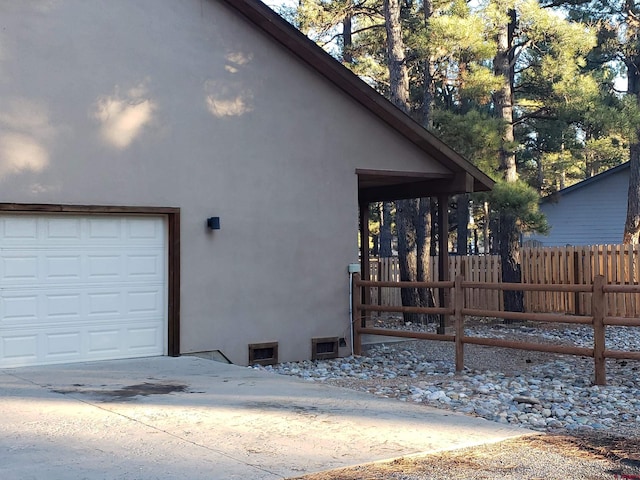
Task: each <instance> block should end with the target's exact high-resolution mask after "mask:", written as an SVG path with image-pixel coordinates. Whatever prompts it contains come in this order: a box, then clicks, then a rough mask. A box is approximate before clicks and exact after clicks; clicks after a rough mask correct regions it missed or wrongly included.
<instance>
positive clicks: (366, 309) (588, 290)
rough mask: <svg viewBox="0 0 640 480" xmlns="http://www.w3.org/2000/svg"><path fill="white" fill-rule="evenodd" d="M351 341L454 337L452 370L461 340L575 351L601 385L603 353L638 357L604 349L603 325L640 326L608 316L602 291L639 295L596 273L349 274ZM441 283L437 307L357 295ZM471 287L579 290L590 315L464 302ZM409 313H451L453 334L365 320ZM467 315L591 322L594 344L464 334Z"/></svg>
mask: <svg viewBox="0 0 640 480" xmlns="http://www.w3.org/2000/svg"><path fill="white" fill-rule="evenodd" d="M353 287H354V295H353V305H352V310H353V315H354V316H353V320H354V321H353V340H354V353H355V354H356V355H359V354H360V353H361V348H362V344H361V335H363V334H370V335H385V336H395V337H405V338H420V339H425V340H440V341H449V342H455V362H456V371H458V372H459V371H462V369H463V368H464V345H465V344H475V345H485V346H493V347H505V348H515V349H521V350H532V351H541V352H550V353H560V354H566V355H579V356H585V357H592V358H593V359H594V370H595V383H596V384H597V385H605V384H606V370H605V369H606V363H605V360H606V359H607V358H617V359H632V360H640V352H629V351H620V350H608V349H606V348H605V329H606V327H607V326H609V325H611V326H614V325H615V326H624V327H640V319H638V318H628V317H620V316H616V315H607V314H606V311H607V308H606V305H607V298H606V296H607V294H609V295H611V294H614V295H615V294H623V295H633V296H636V297H637V296H638V294H639V293H640V285H612V284H607V283H606V282H605V279H604V277H603V276H601V275H596V276H595V278H594V280H593V282H592V283H591V284H590V285H586V284H585V285H575V284H574V285H560V284H522V283H495V282H468V281H465V280H464V278H463V276H462V275H458V276H456V277H455V281H453V282H450V281H449V282H374V281H370V280H367V281H365V280H361V279H360V275H359V274H355V275H354V276H353ZM403 287H404V288H409V287H410V288H443V289H449V290H450V294H449V295H446V296H445V299H448V300H445V301H446V302H447V303H446V304H445V305H442V306H439V307H403V306H380V305H376V304H374V303H373V302H372V303H367V304H365V303H363V302H362V299H363V298H367V297H368V295H363V293H364V292H365V290H366V289H370V290H373V289H376V288H396V289H400V288H403ZM468 289H471V290H477V289H481V290H496V291H505V290H522V291H525V292H528V293H535V292H543V291H548V292H551V293H584V294H589V295H590V302H591V307H590V314H588V315H587V314H584V313H582V314H578V315H576V314H570V315H568V314H559V313H546V312H545V313H522V312H504V311H498V310H485V309H480V308H474V306H473V305H471V306H470V305H469V304H468V303H467V300H466V299H467V298H468V296H467V294H466V291H467V290H468ZM389 311H396V312H400V313H401V312H411V313H423V314H436V315H451V316H452V318H453V323H454V327H455V334H453V335H451V334H437V333H426V332H415V331H406V330H394V329H381V328H374V327H373V326H372V325H371V324H368V322H367V320H368V318H369V313H370V312H389ZM466 316H480V317H496V318H504V319H510V320H527V321H533V322H547V323H560V324H562V323H565V324H566V323H574V324H583V325H590V326H591V327H592V328H593V339H594V340H593V347H592V348H587V347H580V346H575V345H572V346H569V345H555V344H553V345H551V344H544V343H533V342H521V341H510V340H503V339H499V338H485V337H469V336H466V335H465V333H464V321H465V317H466Z"/></svg>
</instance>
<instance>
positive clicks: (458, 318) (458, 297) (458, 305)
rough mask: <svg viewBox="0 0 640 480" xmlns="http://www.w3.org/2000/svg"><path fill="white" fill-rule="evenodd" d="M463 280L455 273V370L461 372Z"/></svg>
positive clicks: (462, 277) (462, 360)
mask: <svg viewBox="0 0 640 480" xmlns="http://www.w3.org/2000/svg"><path fill="white" fill-rule="evenodd" d="M463 280H464V276H463V275H456V278H455V280H454V286H453V298H454V307H453V321H454V323H455V329H456V372H461V371H462V370H463V369H464V343H463V341H462V338H463V337H464V316H463V315H462V309H463V308H464V295H465V292H464V290H463V289H462V281H463Z"/></svg>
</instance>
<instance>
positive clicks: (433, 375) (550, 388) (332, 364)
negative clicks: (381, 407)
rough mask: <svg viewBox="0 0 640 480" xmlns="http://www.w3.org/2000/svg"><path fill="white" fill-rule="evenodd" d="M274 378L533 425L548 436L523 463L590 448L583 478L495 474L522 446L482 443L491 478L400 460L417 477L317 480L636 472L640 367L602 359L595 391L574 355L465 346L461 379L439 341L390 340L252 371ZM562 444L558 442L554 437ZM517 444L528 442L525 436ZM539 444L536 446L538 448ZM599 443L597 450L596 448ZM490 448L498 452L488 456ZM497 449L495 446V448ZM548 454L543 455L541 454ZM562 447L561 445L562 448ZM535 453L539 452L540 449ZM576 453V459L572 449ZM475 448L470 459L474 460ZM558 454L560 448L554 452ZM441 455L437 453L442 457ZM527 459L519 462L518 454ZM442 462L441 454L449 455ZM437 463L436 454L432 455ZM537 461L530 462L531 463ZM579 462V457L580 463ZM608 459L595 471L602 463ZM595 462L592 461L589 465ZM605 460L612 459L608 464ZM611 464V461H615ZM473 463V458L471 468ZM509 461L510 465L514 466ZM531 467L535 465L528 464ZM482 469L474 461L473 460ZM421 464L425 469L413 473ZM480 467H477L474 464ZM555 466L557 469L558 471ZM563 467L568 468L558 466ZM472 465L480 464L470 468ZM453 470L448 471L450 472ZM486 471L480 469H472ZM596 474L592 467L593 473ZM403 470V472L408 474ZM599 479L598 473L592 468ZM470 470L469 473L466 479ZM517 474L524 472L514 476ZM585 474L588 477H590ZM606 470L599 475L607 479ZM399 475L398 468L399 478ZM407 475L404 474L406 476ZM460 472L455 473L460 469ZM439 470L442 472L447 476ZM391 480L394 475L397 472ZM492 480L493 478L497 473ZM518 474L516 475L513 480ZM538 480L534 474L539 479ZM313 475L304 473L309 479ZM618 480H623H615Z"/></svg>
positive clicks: (529, 329)
mask: <svg viewBox="0 0 640 480" xmlns="http://www.w3.org/2000/svg"><path fill="white" fill-rule="evenodd" d="M377 323H378V325H379V326H381V327H384V328H402V329H411V330H420V331H429V330H432V329H434V328H435V327H434V326H433V325H427V326H422V325H409V324H403V323H402V322H401V321H400V320H399V319H393V318H386V319H382V320H379V321H378V322H377ZM466 334H467V335H470V336H471V335H473V336H482V337H492V338H504V339H508V340H525V341H531V342H544V343H556V344H567V345H577V346H584V347H591V346H592V345H593V343H592V342H593V340H592V331H591V329H590V328H588V327H586V326H581V325H572V324H566V325H560V326H558V325H553V326H551V325H543V326H539V325H535V326H533V325H529V324H526V323H525V324H514V325H505V324H503V323H501V322H500V321H497V320H488V321H480V320H475V321H474V320H472V321H470V322H468V325H467V327H466ZM606 347H607V348H609V349H615V350H632V351H638V350H640V329H633V328H626V327H608V328H607V338H606ZM254 368H260V369H265V370H268V371H273V372H275V373H279V374H285V375H295V376H298V377H301V378H304V379H306V380H308V381H313V382H324V383H327V384H331V385H336V386H340V387H345V388H352V389H357V390H361V391H366V392H369V393H371V394H373V395H379V396H383V397H389V398H395V399H397V400H398V401H403V402H415V403H420V404H425V405H430V406H432V407H436V408H441V409H447V410H454V411H457V412H462V413H465V414H469V415H475V416H480V417H483V418H486V419H488V420H491V421H495V422H500V423H505V424H511V425H520V426H523V427H526V428H529V429H533V430H537V431H540V432H546V433H548V434H552V435H551V436H547V437H544V438H547V440H546V441H547V442H551V443H552V444H554V445H555V447H553V448H547V447H549V445H546V444H544V441H542V440H541V441H539V442H538V441H536V442H538V443H536V444H535V446H530V447H528V448H526V450H527V453H526V455H524V454H523V453H522V452H520V453H519V454H518V455H519V456H520V461H519V462H516V463H517V464H518V465H520V466H522V465H523V464H526V463H527V462H528V460H526V458H525V457H527V458H528V457H529V456H530V455H531V452H533V451H534V450H536V449H538V450H540V452H545V451H546V452H547V454H546V456H545V455H543V457H545V461H546V462H547V463H548V464H549V465H552V467H550V468H552V471H553V468H556V469H560V470H562V471H564V470H566V467H567V466H568V465H570V462H569V460H571V461H573V453H575V451H576V448H566V446H567V445H568V443H567V442H569V443H571V442H570V440H567V439H574V440H575V442H578V440H577V439H582V440H581V442H582V443H581V445H582V446H583V447H584V446H585V445H590V447H589V448H587V447H585V448H583V450H580V449H578V450H580V451H586V452H589V454H590V455H591V459H590V460H589V461H587V464H588V465H585V467H584V468H586V469H587V470H585V471H584V472H583V473H582V474H579V473H578V472H579V471H580V469H579V468H578V467H576V466H574V467H572V468H569V470H570V471H571V472H572V476H566V475H565V473H562V472H561V471H560V470H557V472H558V476H554V475H551V474H550V473H549V472H546V473H544V472H539V473H538V474H534V473H532V472H531V471H530V472H529V473H526V472H525V473H523V472H524V470H518V469H517V468H515V467H513V465H512V467H513V468H512V469H511V470H510V472H511V473H509V475H511V474H513V475H516V476H508V475H507V472H506V471H505V472H503V473H499V472H498V470H495V468H498V467H499V466H500V465H502V464H503V463H504V462H505V460H504V458H502V457H501V454H499V453H497V452H500V451H502V452H503V453H504V452H510V453H504V454H505V455H507V454H515V453H514V452H515V450H517V449H518V448H520V449H521V448H522V445H521V444H520V447H518V446H517V445H516V444H517V443H518V442H515V443H514V442H511V443H512V444H513V446H511V447H510V446H509V445H507V446H502V447H498V446H493V447H491V446H488V447H486V448H487V449H488V450H487V452H486V453H487V456H488V457H491V458H493V461H492V462H490V464H491V465H492V468H494V467H495V468H494V470H488V471H489V472H490V473H489V474H488V476H484V477H483V476H479V477H475V476H469V475H470V473H469V472H471V471H472V470H473V469H470V464H468V463H467V464H465V467H464V468H463V471H462V473H463V474H464V476H462V477H446V476H442V477H440V476H437V473H434V472H433V471H432V472H431V473H425V472H426V470H425V468H426V467H424V465H425V464H424V463H420V461H419V460H406V461H405V463H404V464H402V466H400V464H397V463H396V467H397V468H396V470H400V471H405V470H406V471H408V470H416V468H417V471H418V473H416V475H418V476H383V477H376V476H373V475H374V473H373V472H372V471H371V472H369V476H361V477H359V476H357V475H355V476H352V477H339V476H336V477H317V480H324V479H325V478H326V479H329V478H335V479H342V478H354V479H355V478H372V479H375V478H402V479H407V480H408V479H414V478H415V479H421V478H434V479H436V478H615V475H622V474H626V475H631V476H630V477H629V476H628V477H627V478H640V476H637V477H633V475H640V468H639V467H640V448H639V445H640V443H639V442H638V438H640V430H639V426H640V423H639V422H640V375H639V373H640V362H637V361H630V360H629V361H626V360H612V359H608V360H607V386H596V385H593V384H592V382H593V371H594V367H593V359H591V358H582V357H575V356H570V355H557V354H549V353H542V352H528V351H522V350H513V349H504V348H495V347H485V346H478V345H465V369H464V371H463V372H461V373H460V374H456V372H455V371H454V345H453V344H452V343H449V342H437V341H422V340H409V341H400V342H396V341H391V342H388V343H381V344H371V345H368V346H366V348H365V349H364V353H363V355H362V356H355V357H348V358H340V359H334V360H325V361H305V362H293V363H283V364H279V365H276V366H268V367H254ZM552 438H553V439H562V440H555V443H554V441H552V440H550V439H552ZM522 442H534V441H533V440H522ZM540 442H542V443H540ZM594 444H596V445H598V444H601V446H600V447H598V448H594V447H593V445H594ZM614 444H615V445H616V448H617V449H618V452H619V453H620V454H619V455H617V456H616V457H615V458H612V457H611V456H610V455H609V456H607V452H608V449H611V448H613V447H611V446H612V445H614ZM558 445H560V446H564V447H563V448H564V451H565V453H566V455H565V456H564V457H563V455H562V454H559V455H560V456H558V457H557V458H555V457H554V458H551V457H552V455H551V454H552V453H553V452H555V450H557V449H558ZM491 449H494V450H491ZM496 449H497V450H496ZM545 449H546V450H545ZM560 450H562V448H561V449H560ZM540 452H539V453H540ZM571 452H573V453H571ZM476 453H477V449H474V450H473V451H471V452H470V453H469V452H467V456H468V455H471V456H473V455H475V454H476ZM556 453H557V452H556ZM442 455H444V457H442V458H440V459H439V460H438V461H439V462H440V463H442V462H444V463H447V462H449V463H451V462H453V463H451V465H450V466H452V465H453V466H454V467H455V468H462V465H463V463H464V462H462V463H461V461H460V460H461V458H462V457H457V456H456V455H457V454H453V453H449V454H442ZM442 455H441V456H442ZM523 455H524V456H523ZM445 457H446V458H445ZM430 458H431V461H429V462H427V463H428V464H430V465H431V464H432V463H433V458H434V457H433V456H430ZM529 460H531V461H533V458H529ZM581 461H582V463H584V462H585V461H584V460H581ZM600 461H602V462H604V463H602V464H599V466H597V465H596V463H598V462H600ZM594 462H595V463H594ZM607 462H609V463H607ZM612 462H613V463H612ZM472 463H473V462H472ZM512 463H513V462H512ZM533 463H534V464H535V462H533ZM476 464H478V462H476ZM417 465H418V466H419V465H422V467H420V468H418V467H417ZM478 465H479V464H478ZM554 465H555V467H554ZM563 465H564V466H563ZM476 466H477V465H476ZM452 468H453V467H452ZM478 468H479V471H482V470H483V468H482V467H478ZM589 469H595V470H593V471H592V470H589ZM406 471H405V472H404V473H406ZM596 471H597V472H599V473H594V472H596ZM464 472H466V473H464ZM514 472H520V473H514ZM588 472H591V473H588ZM603 472H608V473H607V474H606V475H607V476H605V473H603ZM396 473H397V472H396ZM404 473H403V474H404ZM459 473H460V472H459ZM444 474H445V473H443V475H444ZM394 475H395V474H394ZM494 475H497V476H494ZM517 475H521V476H517ZM536 475H538V476H536ZM315 478H316V477H309V480H312V479H313V480H315ZM618 478H624V477H622V476H619V477H618Z"/></svg>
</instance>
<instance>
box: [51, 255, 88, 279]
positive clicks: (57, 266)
mask: <svg viewBox="0 0 640 480" xmlns="http://www.w3.org/2000/svg"><path fill="white" fill-rule="evenodd" d="M43 258H44V266H45V268H44V271H43V272H42V274H43V276H44V278H43V279H41V283H45V282H46V283H49V282H51V281H54V282H55V281H59V280H67V281H74V280H75V281H80V280H81V279H82V257H81V256H80V255H79V254H57V255H46V254H43Z"/></svg>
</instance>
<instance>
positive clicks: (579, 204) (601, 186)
mask: <svg viewBox="0 0 640 480" xmlns="http://www.w3.org/2000/svg"><path fill="white" fill-rule="evenodd" d="M628 187H629V170H628V169H623V170H621V171H619V172H616V173H612V174H611V175H608V176H605V177H603V178H602V179H600V180H597V181H594V182H592V183H590V184H588V185H585V186H584V187H580V188H577V189H575V190H573V191H571V192H569V193H567V194H565V195H562V196H560V198H559V199H558V201H557V202H552V201H548V202H544V203H542V204H541V205H540V209H541V210H542V211H543V212H544V214H545V215H546V216H547V220H548V222H549V224H550V225H551V232H550V234H549V235H548V236H534V237H531V238H534V239H536V240H539V241H541V242H542V243H543V245H544V246H553V247H555V246H565V245H601V244H616V243H621V242H622V232H623V230H624V222H625V218H626V215H627V190H628Z"/></svg>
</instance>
